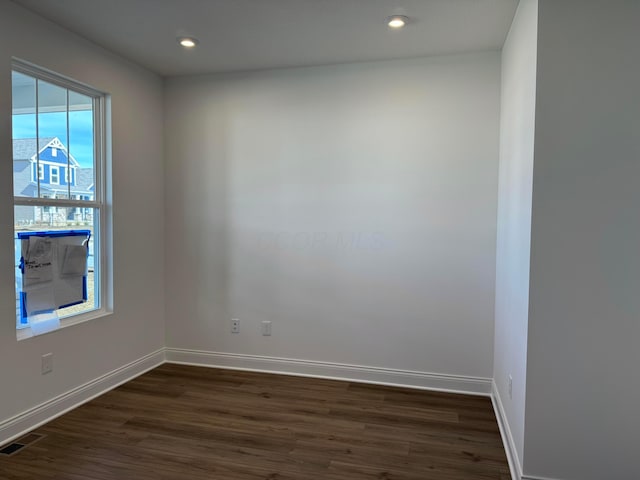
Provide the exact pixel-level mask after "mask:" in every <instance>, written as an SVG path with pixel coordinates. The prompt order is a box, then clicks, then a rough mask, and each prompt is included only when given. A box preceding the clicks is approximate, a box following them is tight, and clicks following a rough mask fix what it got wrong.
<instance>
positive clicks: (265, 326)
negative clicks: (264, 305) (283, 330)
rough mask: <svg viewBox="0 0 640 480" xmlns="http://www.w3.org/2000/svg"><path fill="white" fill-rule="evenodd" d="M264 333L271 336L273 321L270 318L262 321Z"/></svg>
mask: <svg viewBox="0 0 640 480" xmlns="http://www.w3.org/2000/svg"><path fill="white" fill-rule="evenodd" d="M262 335H263V336H265V337H269V336H271V322H270V321H269V320H263V321H262Z"/></svg>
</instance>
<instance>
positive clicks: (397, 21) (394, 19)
mask: <svg viewBox="0 0 640 480" xmlns="http://www.w3.org/2000/svg"><path fill="white" fill-rule="evenodd" d="M408 22H409V17H405V16H404V15H392V16H390V17H389V18H387V25H389V26H390V27H391V28H402V27H404V26H405V25H406V24H407V23H408Z"/></svg>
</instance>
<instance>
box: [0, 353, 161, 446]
mask: <svg viewBox="0 0 640 480" xmlns="http://www.w3.org/2000/svg"><path fill="white" fill-rule="evenodd" d="M164 351H165V349H164V348H162V349H160V350H156V351H155V352H153V353H150V354H148V355H145V356H144V357H142V358H139V359H138V360H135V361H133V362H131V363H128V364H127V365H124V366H122V367H120V368H117V369H115V370H113V371H111V372H109V373H107V374H105V375H102V376H101V377H98V378H96V379H95V380H91V381H90V382H87V383H85V384H84V385H80V386H79V387H76V388H74V389H72V390H69V391H68V392H66V393H63V394H61V395H58V396H57V397H55V398H52V399H51V400H48V401H46V402H44V403H42V404H40V405H38V406H36V407H33V408H31V409H29V410H27V411H25V412H22V413H20V414H18V415H16V416H14V417H12V418H9V419H8V420H5V421H3V422H1V423H0V445H3V444H5V443H9V442H11V441H13V440H15V439H16V438H19V437H21V436H23V435H24V434H25V433H28V432H30V431H32V430H34V429H36V428H38V427H39V426H41V425H43V424H45V423H47V422H49V421H51V420H53V419H54V418H56V417H59V416H60V415H63V414H65V413H67V412H68V411H70V410H73V409H74V408H76V407H79V406H80V405H82V404H83V403H86V402H88V401H90V400H93V399H94V398H96V397H99V396H100V395H102V394H103V393H106V392H108V391H109V390H112V389H114V388H116V387H118V386H119V385H122V384H123V383H126V382H128V381H129V380H131V379H133V378H135V377H137V376H139V375H142V374H143V373H145V372H147V371H149V370H151V369H153V368H156V367H157V366H158V365H162V364H163V363H164V361H165V360H164Z"/></svg>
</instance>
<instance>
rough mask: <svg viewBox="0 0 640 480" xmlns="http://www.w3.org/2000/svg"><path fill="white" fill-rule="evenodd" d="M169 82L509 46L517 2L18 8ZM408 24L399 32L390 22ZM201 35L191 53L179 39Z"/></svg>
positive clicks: (249, 0)
mask: <svg viewBox="0 0 640 480" xmlns="http://www.w3.org/2000/svg"><path fill="white" fill-rule="evenodd" d="M13 1H14V2H15V3H18V4H20V5H22V6H24V7H27V8H28V9H30V10H32V11H34V12H36V13H38V14H40V15H42V16H44V17H46V18H49V19H50V20H53V21H54V22H56V23H58V24H60V25H62V26H64V27H66V28H67V29H69V30H72V31H74V32H76V33H78V34H80V35H82V36H83V37H85V38H87V39H89V40H92V41H94V42H95V43H98V44H100V45H102V46H104V47H106V48H107V49H109V50H112V51H114V52H116V53H118V54H120V55H122V56H123V57H126V58H129V59H130V60H133V61H134V62H136V63H138V64H140V65H143V66H145V67H147V68H149V69H150V70H152V71H154V72H157V73H159V74H161V75H164V76H172V75H185V74H198V73H213V72H227V71H237V70H253V69H263V68H276V67H291V66H306V65H326V64H333V63H346V62H358V61H367V60H385V59H392V58H403V57H417V56H427V55H443V54H454V53H461V52H473V51H480V50H492V49H493V50H496V49H500V48H501V47H502V44H503V43H504V39H505V37H506V35H507V32H508V30H509V26H510V24H511V20H512V19H513V15H514V12H515V9H516V6H517V3H518V0H102V1H100V0H47V1H43V0H13ZM392 14H404V15H408V16H409V17H410V19H411V23H410V24H409V25H407V27H405V28H404V29H402V30H398V31H396V30H391V29H389V28H388V27H387V26H386V23H385V21H384V20H385V18H386V17H387V16H389V15H392ZM184 33H189V34H193V35H196V36H197V37H198V38H199V39H200V45H199V46H198V47H197V48H196V49H195V50H192V51H186V50H184V49H183V48H182V47H179V46H178V44H177V43H176V36H178V35H180V34H184Z"/></svg>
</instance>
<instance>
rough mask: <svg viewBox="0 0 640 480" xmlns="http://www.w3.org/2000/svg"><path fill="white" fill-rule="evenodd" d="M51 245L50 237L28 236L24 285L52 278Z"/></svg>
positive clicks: (43, 281)
mask: <svg viewBox="0 0 640 480" xmlns="http://www.w3.org/2000/svg"><path fill="white" fill-rule="evenodd" d="M53 245H54V242H53V241H52V239H51V238H47V237H30V238H29V244H28V247H27V254H26V256H25V262H24V280H23V282H24V283H23V284H24V286H25V287H29V286H32V285H35V284H38V283H45V282H51V281H52V280H53Z"/></svg>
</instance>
